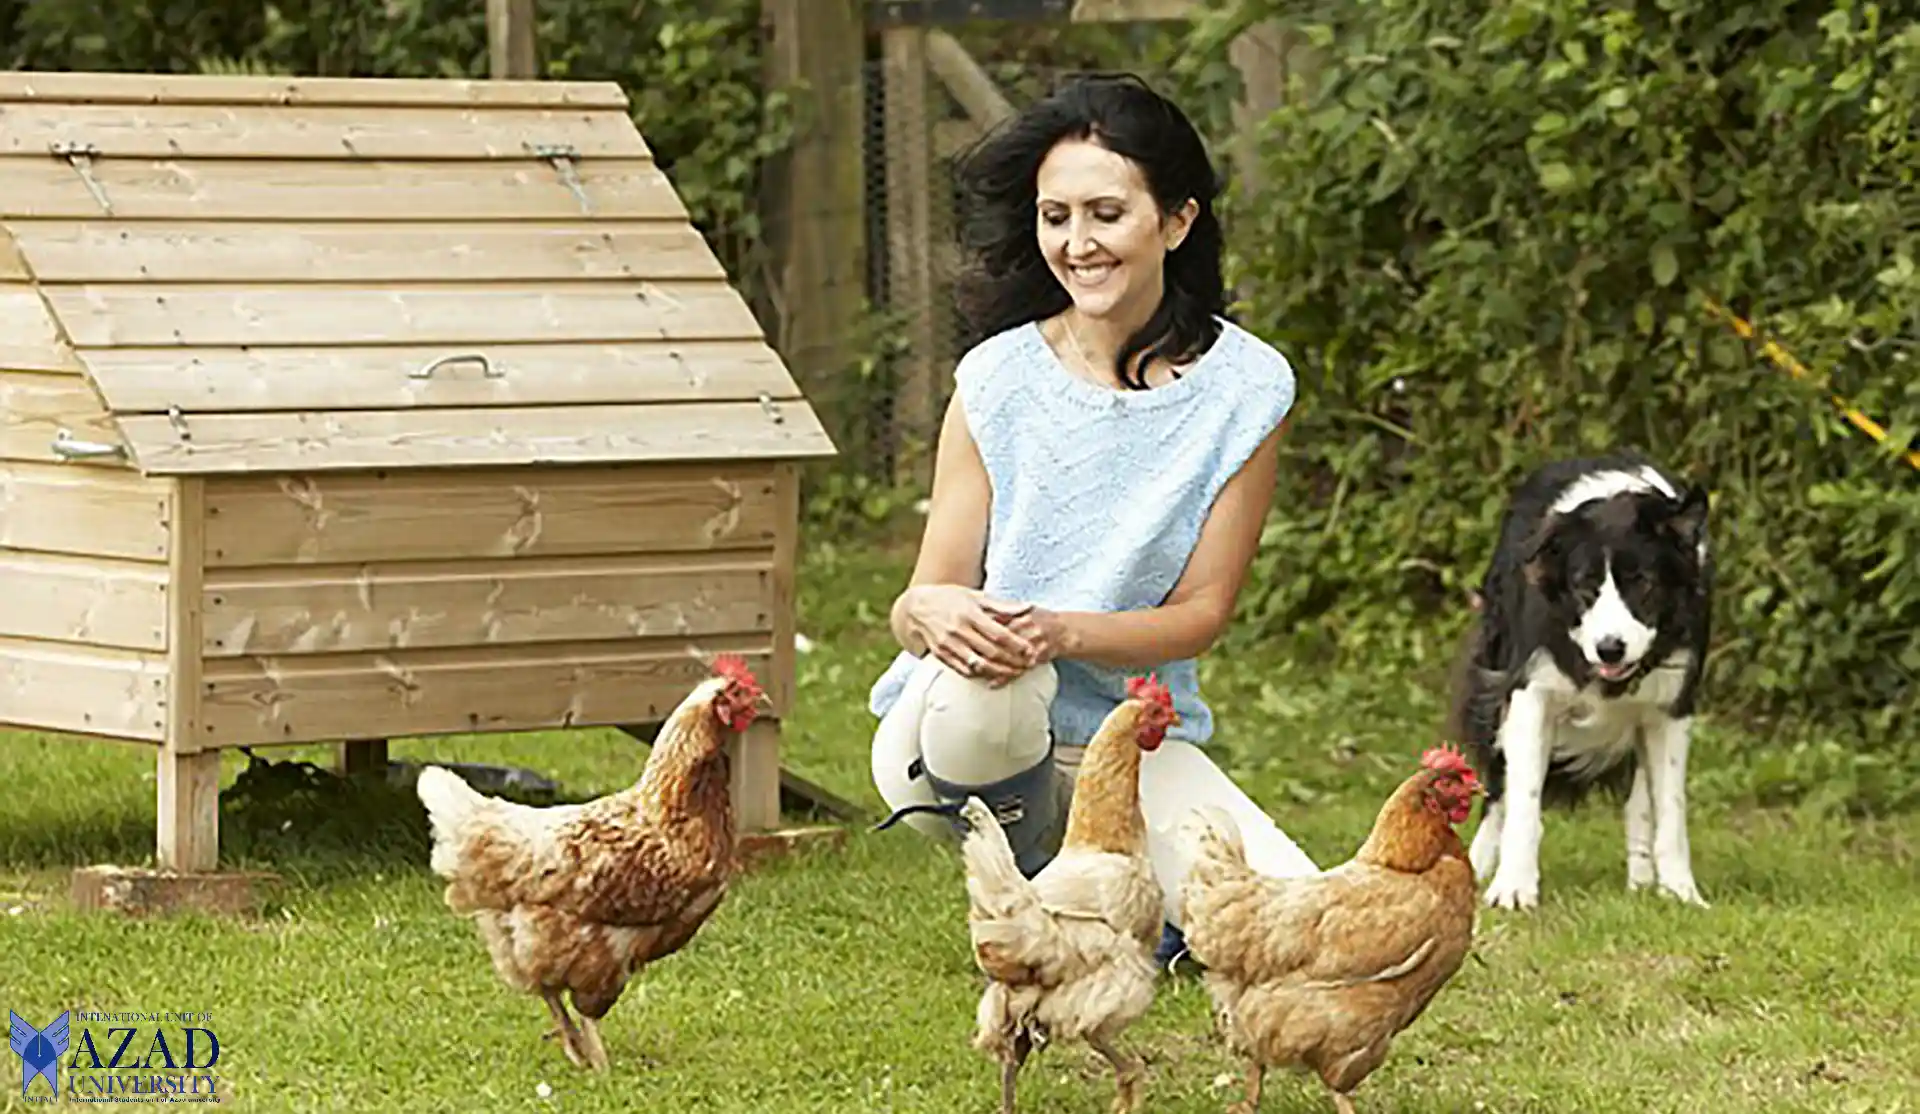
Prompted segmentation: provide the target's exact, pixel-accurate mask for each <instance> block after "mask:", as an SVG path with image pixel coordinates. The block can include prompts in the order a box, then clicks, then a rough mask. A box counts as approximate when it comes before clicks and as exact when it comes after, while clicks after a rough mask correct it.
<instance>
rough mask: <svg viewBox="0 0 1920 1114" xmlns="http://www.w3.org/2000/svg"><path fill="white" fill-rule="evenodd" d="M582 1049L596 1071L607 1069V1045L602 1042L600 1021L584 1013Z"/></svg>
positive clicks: (581, 1035) (581, 1037)
mask: <svg viewBox="0 0 1920 1114" xmlns="http://www.w3.org/2000/svg"><path fill="white" fill-rule="evenodd" d="M580 1051H581V1052H582V1053H584V1054H585V1055H586V1057H587V1065H588V1066H589V1067H591V1068H593V1070H594V1071H606V1070H607V1046H606V1045H604V1044H601V1043H600V1023H599V1022H598V1021H595V1020H594V1019H593V1018H591V1017H588V1016H587V1015H586V1014H584V1013H583V1014H581V1015H580Z"/></svg>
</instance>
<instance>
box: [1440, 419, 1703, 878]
mask: <svg viewBox="0 0 1920 1114" xmlns="http://www.w3.org/2000/svg"><path fill="white" fill-rule="evenodd" d="M1706 526H1707V495H1706V492H1705V490H1704V489H1702V488H1700V487H1698V486H1694V485H1690V484H1686V483H1684V482H1683V481H1682V480H1680V479H1679V478H1678V477H1675V476H1673V475H1670V474H1668V473H1667V472H1664V471H1662V470H1661V469H1659V468H1657V467H1655V466H1654V465H1653V464H1652V463H1650V462H1648V461H1647V460H1645V459H1643V458H1641V457H1639V456H1635V455H1628V454H1615V455H1608V456H1600V457H1591V458H1585V459H1578V460H1563V461H1558V462H1555V463H1552V464H1548V465H1547V466H1545V467H1543V468H1540V469H1539V470H1537V471H1535V472H1534V473H1533V474H1532V475H1530V476H1528V477H1527V478H1526V479H1525V480H1524V481H1523V482H1522V483H1521V484H1520V486H1519V488H1518V489H1517V490H1515V492H1514V493H1513V497H1512V499H1511V501H1510V502H1509V504H1508V506H1507V511H1506V516H1505V519H1504V521H1503V522H1502V524H1501V530H1500V538H1499V542H1498V545H1497V548H1496V549H1495V550H1494V554H1493V559H1492V561H1491V562H1490V564H1489V567H1488V569H1487V574H1486V577H1485V579H1484V581H1483V582H1482V584H1481V589H1480V594H1481V603H1480V621H1479V625H1478V627H1477V628H1476V629H1475V630H1474V631H1472V632H1471V634H1470V636H1469V639H1468V645H1467V646H1466V648H1465V653H1464V654H1463V660H1462V661H1461V663H1460V665H1461V668H1460V670H1459V672H1458V674H1457V675H1456V682H1457V690H1456V693H1455V701H1454V709H1453V715H1454V717H1455V718H1454V725H1453V726H1454V730H1455V732H1456V733H1457V736H1458V737H1459V739H1460V741H1461V743H1462V744H1463V746H1464V747H1465V748H1466V751H1467V754H1468V756H1469V757H1470V759H1471V760H1472V762H1473V764H1474V765H1475V766H1476V767H1477V769H1478V772H1479V774H1480V778H1481V780H1482V782H1484V783H1485V785H1486V803H1485V805H1484V806H1483V811H1482V813H1481V818H1480V827H1479V830H1478V831H1477V832H1476V833H1475V834H1474V838H1473V845H1472V847H1471V849H1470V850H1469V853H1468V854H1469V857H1470V858H1471V860H1472V862H1473V868H1474V874H1475V876H1476V877H1477V878H1479V879H1480V880H1481V881H1483V882H1486V881H1487V879H1488V877H1489V876H1491V878H1492V881H1491V882H1490V883H1488V885H1487V887H1486V890H1485V895H1484V897H1485V901H1486V903H1487V904H1488V905H1491V906H1499V907H1505V908H1509V909H1521V908H1530V907H1532V906H1534V905H1535V904H1537V902H1538V901H1539V894H1540V837H1541V809H1542V805H1543V804H1546V805H1554V804H1571V803H1574V802H1576V801H1578V800H1579V799H1580V798H1581V797H1583V796H1584V795H1585V794H1586V793H1587V791H1588V790H1590V789H1592V788H1594V787H1596V786H1606V787H1608V788H1611V789H1613V790H1615V791H1616V792H1618V791H1620V790H1622V789H1625V790H1627V802H1626V830H1627V885H1628V887H1629V888H1630V889H1640V888H1641V887H1644V886H1646V885H1649V884H1655V885H1657V886H1658V887H1659V888H1660V889H1661V890H1662V891H1664V892H1666V893H1668V894H1671V895H1673V896H1675V897H1677V898H1679V899H1681V900H1683V901H1687V902H1691V903H1693V904H1697V905H1703V906H1704V905H1705V904H1706V902H1705V901H1703V900H1702V899H1701V897H1700V892H1699V889H1698V887H1697V886H1695V884H1694V880H1693V864H1692V851H1691V849H1690V848H1689V846H1688V842H1687V790H1686V777H1687V747H1688V743H1689V739H1690V733H1691V729H1692V725H1693V714H1694V701H1695V699H1696V696H1697V693H1698V690H1699V685H1700V672H1701V666H1702V664H1703V662H1704V659H1705V657H1706V651H1707V636H1708V620H1709V614H1708V612H1709V607H1710V604H1711V601H1712V592H1713V564H1712V560H1711V559H1710V558H1709V557H1708V555H1707V537H1706Z"/></svg>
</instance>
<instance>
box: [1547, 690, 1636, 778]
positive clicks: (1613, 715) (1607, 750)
mask: <svg viewBox="0 0 1920 1114" xmlns="http://www.w3.org/2000/svg"><path fill="white" fill-rule="evenodd" d="M1643 711H1644V709H1643V708H1642V706H1641V705H1639V704H1637V703H1632V702H1628V701H1624V700H1601V699H1599V698H1598V697H1595V696H1590V695H1587V694H1585V693H1579V694H1576V695H1574V696H1572V697H1571V698H1569V699H1567V700H1566V701H1565V703H1562V704H1560V705H1559V706H1558V707H1556V708H1554V709H1553V713H1552V714H1551V716H1550V717H1549V719H1548V721H1547V723H1548V730H1547V734H1548V740H1547V750H1548V753H1549V754H1551V755H1552V756H1553V758H1554V760H1555V761H1558V762H1567V763H1570V764H1572V765H1573V766H1575V767H1584V766H1587V765H1593V766H1610V765H1612V764H1613V763H1614V762H1615V761H1617V760H1618V759H1620V758H1623V757H1625V755H1626V753H1627V751H1629V750H1631V749H1632V748H1633V745H1634V738H1635V734H1634V733H1635V730H1636V729H1637V728H1638V727H1639V726H1640V723H1641V718H1642V716H1641V713H1642V712H1643Z"/></svg>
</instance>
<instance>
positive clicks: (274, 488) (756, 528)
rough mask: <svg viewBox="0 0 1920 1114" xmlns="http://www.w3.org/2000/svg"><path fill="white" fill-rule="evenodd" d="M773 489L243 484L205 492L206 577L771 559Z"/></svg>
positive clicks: (755, 482) (721, 472) (744, 484)
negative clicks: (731, 555) (465, 564)
mask: <svg viewBox="0 0 1920 1114" xmlns="http://www.w3.org/2000/svg"><path fill="white" fill-rule="evenodd" d="M775 488H776V485H775V483H774V473H773V469H772V467H771V466H770V465H765V464H742V465H735V466H721V467H710V468H702V467H688V466H678V467H676V466H670V465H667V466H646V467H619V466H616V467H583V468H531V469H513V470H511V471H496V470H490V469H483V470H477V471H471V472H461V471H447V472H419V471H411V470H409V471H403V472H393V473H374V474H366V473H355V474H345V475H338V474H336V475H326V474H322V475H313V476H300V477H273V478H240V477H235V478H231V479H222V480H219V481H218V482H214V483H210V484H208V487H207V564H208V566H209V567H210V568H232V567H236V566H247V565H289V564H307V565H311V564H335V563H337V564H349V563H356V562H377V561H416V560H417V561H431V560H445V559H455V560H461V559H475V558H483V557H541V556H562V555H568V554H579V555H586V554H628V553H687V552H699V551H704V550H719V549H763V548H766V547H768V546H771V545H773V544H774V541H775V526H776V524H777V522H778V521H779V520H778V517H777V516H778V511H779V504H778V502H777V500H776V490H775ZM4 523H5V520H4V519H0V526H4Z"/></svg>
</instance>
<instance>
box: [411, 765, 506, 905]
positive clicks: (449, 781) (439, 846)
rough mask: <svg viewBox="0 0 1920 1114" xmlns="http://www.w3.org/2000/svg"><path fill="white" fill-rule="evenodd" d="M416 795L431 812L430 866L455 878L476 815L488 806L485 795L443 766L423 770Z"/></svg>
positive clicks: (415, 786)
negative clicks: (431, 843) (462, 844)
mask: <svg viewBox="0 0 1920 1114" xmlns="http://www.w3.org/2000/svg"><path fill="white" fill-rule="evenodd" d="M414 792H415V793H417V794H418V795H419V797H420V803H421V804H423V805H425V806H426V809H427V824H428V827H429V829H430V830H431V832H432V834H433V853H432V858H431V860H430V863H429V865H430V866H431V867H432V868H433V872H434V873H435V874H438V875H440V876H441V877H443V878H451V877H453V874H454V872H455V871H456V870H457V869H458V866H459V861H460V857H459V846H460V843H461V841H462V838H463V837H464V836H465V834H466V832H467V829H468V827H469V825H468V823H467V822H468V821H469V820H470V819H471V818H472V817H473V814H474V813H475V812H477V811H479V810H480V809H481V808H482V807H483V806H485V805H486V803H487V800H488V798H487V797H486V795H485V794H483V793H481V792H480V791H479V790H476V789H475V788H474V787H473V786H471V785H468V784H467V782H466V779H465V778H463V777H461V776H460V775H459V774H456V773H454V772H453V771H452V770H449V769H447V768H445V767H443V766H428V767H426V768H425V769H423V770H421V771H420V780H419V781H418V782H416V783H415V785H414Z"/></svg>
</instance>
